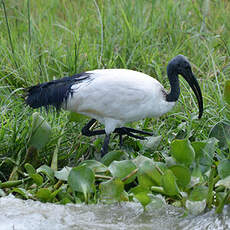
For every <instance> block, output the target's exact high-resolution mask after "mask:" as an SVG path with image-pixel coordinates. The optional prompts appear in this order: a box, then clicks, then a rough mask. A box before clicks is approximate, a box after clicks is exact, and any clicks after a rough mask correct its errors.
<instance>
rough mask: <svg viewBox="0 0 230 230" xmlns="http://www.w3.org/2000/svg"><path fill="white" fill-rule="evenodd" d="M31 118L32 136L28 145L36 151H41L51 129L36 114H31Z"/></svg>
mask: <svg viewBox="0 0 230 230" xmlns="http://www.w3.org/2000/svg"><path fill="white" fill-rule="evenodd" d="M32 118H33V121H32V134H31V137H30V141H29V144H30V145H32V146H33V147H35V148H36V149H41V148H42V147H44V146H45V145H46V143H47V142H48V141H49V139H50V137H51V127H50V125H49V124H48V122H47V121H45V119H44V118H43V117H42V116H40V115H39V113H38V112H35V113H33V115H32Z"/></svg>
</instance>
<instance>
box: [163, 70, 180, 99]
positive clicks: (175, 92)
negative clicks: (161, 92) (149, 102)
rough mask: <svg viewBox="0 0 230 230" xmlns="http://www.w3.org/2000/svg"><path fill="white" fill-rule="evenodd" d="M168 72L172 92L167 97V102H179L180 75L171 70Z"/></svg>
mask: <svg viewBox="0 0 230 230" xmlns="http://www.w3.org/2000/svg"><path fill="white" fill-rule="evenodd" d="M167 72H168V79H169V83H170V86H171V90H170V92H169V93H168V94H167V95H166V101H168V102H172V101H177V100H178V98H179V95H180V85H179V79H178V74H177V73H175V72H172V71H170V70H168V71H167Z"/></svg>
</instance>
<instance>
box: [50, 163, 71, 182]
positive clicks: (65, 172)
mask: <svg viewBox="0 0 230 230" xmlns="http://www.w3.org/2000/svg"><path fill="white" fill-rule="evenodd" d="M71 169H72V168H71V167H67V166H66V167H64V168H63V169H62V170H60V171H55V172H54V175H55V177H56V178H57V179H58V180H63V181H67V180H68V177H69V173H70V171H71Z"/></svg>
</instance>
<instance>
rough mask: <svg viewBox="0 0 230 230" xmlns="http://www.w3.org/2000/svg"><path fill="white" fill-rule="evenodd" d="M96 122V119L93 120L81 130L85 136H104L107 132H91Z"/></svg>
mask: <svg viewBox="0 0 230 230" xmlns="http://www.w3.org/2000/svg"><path fill="white" fill-rule="evenodd" d="M95 122H96V119H91V120H90V121H89V122H88V123H87V124H86V125H85V126H84V127H83V128H82V130H81V132H82V135H85V136H87V137H90V136H96V135H102V134H105V130H104V129H101V130H93V131H92V130H90V128H91V127H92V125H93V124H94V123H95Z"/></svg>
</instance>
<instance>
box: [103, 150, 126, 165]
mask: <svg viewBox="0 0 230 230" xmlns="http://www.w3.org/2000/svg"><path fill="white" fill-rule="evenodd" d="M124 154H125V153H124V152H123V151H121V150H115V151H111V152H108V153H107V154H106V155H105V156H104V157H103V158H102V159H101V163H102V164H104V165H106V166H109V165H110V164H111V163H112V162H113V161H115V160H116V161H118V160H120V159H121V157H122V156H123V155H124Z"/></svg>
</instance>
